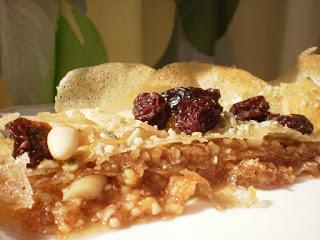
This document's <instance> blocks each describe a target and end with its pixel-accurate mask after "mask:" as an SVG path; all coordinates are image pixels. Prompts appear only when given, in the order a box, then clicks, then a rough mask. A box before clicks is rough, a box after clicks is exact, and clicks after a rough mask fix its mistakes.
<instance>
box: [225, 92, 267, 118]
mask: <svg viewBox="0 0 320 240" xmlns="http://www.w3.org/2000/svg"><path fill="white" fill-rule="evenodd" d="M269 108H270V105H269V103H268V102H267V101H266V99H265V97H264V96H256V97H252V98H248V99H246V100H244V101H242V102H238V103H235V104H233V105H232V106H231V108H230V112H231V113H232V114H233V115H235V116H236V118H237V119H238V120H241V121H245V120H255V121H257V122H262V121H264V120H266V118H267V116H268V114H269Z"/></svg>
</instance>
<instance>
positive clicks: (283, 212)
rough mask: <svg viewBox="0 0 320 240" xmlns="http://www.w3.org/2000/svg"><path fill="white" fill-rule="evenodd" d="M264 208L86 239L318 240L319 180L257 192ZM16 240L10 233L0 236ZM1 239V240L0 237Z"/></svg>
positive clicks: (194, 216)
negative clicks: (264, 205)
mask: <svg viewBox="0 0 320 240" xmlns="http://www.w3.org/2000/svg"><path fill="white" fill-rule="evenodd" d="M258 197H259V199H260V200H261V201H270V202H271V205H270V206H268V207H264V208H262V207H261V208H259V207H256V208H249V209H228V210H226V211H224V212H218V211H216V210H215V209H213V208H210V207H209V206H208V205H206V204H197V207H193V208H192V209H190V208H189V209H187V211H186V213H185V214H184V215H182V216H179V217H176V218H174V219H172V220H167V221H157V222H153V223H148V224H140V225H135V226H132V227H130V228H127V229H124V230H118V231H113V232H108V233H103V234H98V235H95V236H87V237H85V238H83V239H92V240H102V239H103V240H104V239H108V240H124V239H130V240H131V239H139V240H157V239H159V240H160V239H161V240H166V239H168V240H169V239H184V240H209V239H210V240H212V239H237V240H251V239H252V240H256V239H260V240H270V239H272V240H278V239H279V240H284V239H290V240H296V239H297V240H298V239H306V240H319V239H320V179H309V180H306V181H301V182H299V183H297V184H294V185H292V186H289V187H288V188H282V189H278V190H272V191H258ZM0 236H3V238H4V239H5V240H7V239H8V240H11V239H12V240H13V239H14V238H12V237H10V235H8V233H3V232H2V234H0ZM0 239H1V237H0Z"/></svg>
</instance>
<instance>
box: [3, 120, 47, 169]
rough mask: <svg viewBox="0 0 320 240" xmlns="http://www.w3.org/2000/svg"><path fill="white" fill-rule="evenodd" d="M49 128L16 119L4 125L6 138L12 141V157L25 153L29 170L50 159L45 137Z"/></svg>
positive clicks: (33, 122) (42, 124) (39, 123)
mask: <svg viewBox="0 0 320 240" xmlns="http://www.w3.org/2000/svg"><path fill="white" fill-rule="evenodd" d="M50 130H51V126H50V125H49V124H47V123H42V122H36V121H31V120H28V119H26V118H18V119H16V120H14V121H13V122H10V123H8V124H6V132H7V133H8V136H9V137H10V138H12V139H13V140H14V147H13V153H12V156H13V157H15V158H16V157H17V156H20V155H21V154H23V153H25V152H27V153H28V155H29V158H30V163H28V164H27V167H29V168H35V167H36V166H37V165H38V164H39V163H40V162H41V161H42V160H43V159H52V156H51V154H50V151H49V149H48V145H47V136H48V133H49V131H50Z"/></svg>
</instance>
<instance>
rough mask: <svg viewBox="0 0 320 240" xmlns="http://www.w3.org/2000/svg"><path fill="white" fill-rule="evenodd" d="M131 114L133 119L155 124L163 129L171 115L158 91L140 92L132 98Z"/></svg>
mask: <svg viewBox="0 0 320 240" xmlns="http://www.w3.org/2000/svg"><path fill="white" fill-rule="evenodd" d="M133 105H134V107H133V115H134V116H135V119H137V120H140V121H143V122H148V124H150V125H157V126H158V129H164V128H165V127H166V123H167V121H168V119H169V118H170V116H171V113H170V108H169V106H168V104H167V102H166V101H165V99H164V98H163V97H162V96H161V95H160V94H159V93H155V92H152V93H140V94H139V95H138V96H137V97H136V98H135V100H134V104H133Z"/></svg>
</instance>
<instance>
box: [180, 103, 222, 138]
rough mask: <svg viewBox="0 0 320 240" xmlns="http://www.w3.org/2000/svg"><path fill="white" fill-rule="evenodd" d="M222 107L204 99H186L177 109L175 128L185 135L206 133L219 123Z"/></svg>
mask: <svg viewBox="0 0 320 240" xmlns="http://www.w3.org/2000/svg"><path fill="white" fill-rule="evenodd" d="M221 112H222V107H221V105H220V104H219V103H216V102H215V101H213V100H210V99H206V98H194V99H187V100H184V101H182V102H180V104H179V105H178V107H177V111H176V115H175V118H176V126H177V127H178V128H179V129H180V130H181V131H182V132H185V133H186V134H191V133H193V132H202V133H204V132H206V131H208V130H210V129H212V128H213V127H214V126H215V125H216V124H217V123H218V121H219V119H220V114H221Z"/></svg>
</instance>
